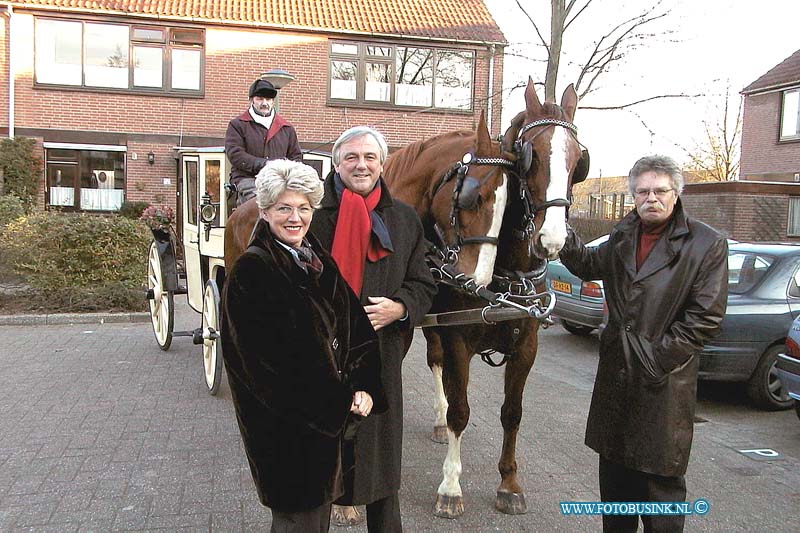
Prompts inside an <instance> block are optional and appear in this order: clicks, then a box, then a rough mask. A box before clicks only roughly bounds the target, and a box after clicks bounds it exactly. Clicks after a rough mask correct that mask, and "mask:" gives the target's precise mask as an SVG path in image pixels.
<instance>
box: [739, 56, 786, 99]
mask: <svg viewBox="0 0 800 533" xmlns="http://www.w3.org/2000/svg"><path fill="white" fill-rule="evenodd" d="M797 83H800V50H798V51H797V52H795V53H793V54H792V55H790V56H789V57H787V58H786V59H784V60H783V61H781V62H780V63H778V64H777V65H775V66H774V67H772V68H771V69H770V70H768V71H767V73H766V74H764V75H763V76H761V77H760V78H758V79H757V80H756V81H754V82H753V83H751V84H750V85H748V86H747V87H745V88H744V89H742V94H752V93H757V92H759V91H762V90H766V89H777V88H780V87H784V86H786V85H794V84H797Z"/></svg>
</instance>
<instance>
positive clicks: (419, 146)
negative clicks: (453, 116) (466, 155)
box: [387, 130, 475, 176]
mask: <svg viewBox="0 0 800 533" xmlns="http://www.w3.org/2000/svg"><path fill="white" fill-rule="evenodd" d="M470 135H475V132H473V131H469V130H459V131H451V132H447V133H443V134H441V135H437V136H435V137H431V138H429V139H423V140H421V141H414V142H413V143H411V144H407V145H406V146H404V147H403V148H401V149H399V150H397V151H396V152H394V153H392V154H391V156H390V157H389V159H388V160H387V164H390V165H391V167H392V174H394V175H395V176H404V175H407V174H409V173H410V171H411V169H412V168H413V167H414V165H415V164H416V162H417V159H418V158H419V156H420V154H421V153H422V152H423V151H425V150H428V149H429V148H430V146H431V145H433V144H436V143H437V142H439V141H441V140H442V139H444V138H453V137H468V136H470Z"/></svg>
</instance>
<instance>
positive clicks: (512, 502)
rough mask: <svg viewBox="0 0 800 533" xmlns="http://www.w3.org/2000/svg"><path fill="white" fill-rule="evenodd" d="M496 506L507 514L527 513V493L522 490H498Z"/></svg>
mask: <svg viewBox="0 0 800 533" xmlns="http://www.w3.org/2000/svg"><path fill="white" fill-rule="evenodd" d="M494 506H495V507H496V508H497V510H498V511H500V512H501V513H505V514H525V513H527V512H528V506H527V505H525V495H524V494H523V493H521V492H503V491H499V490H498V491H497V500H495V502H494Z"/></svg>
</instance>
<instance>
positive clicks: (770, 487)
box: [0, 310, 800, 532]
mask: <svg viewBox="0 0 800 533" xmlns="http://www.w3.org/2000/svg"><path fill="white" fill-rule="evenodd" d="M197 316H198V315H196V314H194V313H191V312H188V313H187V312H186V311H185V310H184V311H183V312H182V314H179V317H178V319H177V323H178V326H176V327H178V329H180V328H186V329H189V328H190V327H192V326H193V325H194V322H195V321H196V320H197ZM0 335H2V338H3V339H4V344H3V345H2V347H0V366H1V367H2V368H3V370H2V378H3V379H2V383H3V385H4V390H3V392H4V394H3V395H2V396H0V413H2V415H0V530H1V531H59V532H64V531H111V530H145V531H158V530H166V531H179V530H185V531H266V530H268V529H269V524H270V513H269V511H268V510H266V509H264V508H262V507H261V506H260V504H259V503H258V501H257V498H256V496H255V491H254V489H253V485H252V480H251V478H250V473H249V470H248V468H247V463H246V459H245V456H244V452H243V450H242V446H241V442H240V438H239V434H238V429H237V427H236V422H235V419H234V415H233V410H232V405H231V402H230V393H229V391H228V388H227V384H223V387H222V389H221V391H220V394H219V395H218V396H217V397H211V396H209V395H208V394H207V393H206V391H205V387H204V385H203V384H202V375H201V374H202V364H201V356H200V351H199V348H198V347H196V346H193V345H191V342H190V341H189V340H188V339H181V338H177V339H175V341H174V342H173V345H172V348H171V349H170V350H169V351H168V352H162V351H160V350H159V349H158V347H157V345H156V344H155V341H154V339H153V337H152V333H151V331H150V326H149V324H135V323H134V324H131V323H115V324H108V323H106V324H102V325H101V324H77V325H50V326H2V327H0ZM596 349H597V346H596V339H592V338H589V339H580V338H576V337H572V336H570V335H568V334H566V333H565V332H564V331H563V330H561V329H560V328H554V329H551V330H548V331H546V332H545V333H544V334H543V335H542V342H541V354H540V357H539V361H537V363H536V365H535V367H534V374H533V375H532V376H531V378H530V380H529V385H528V390H527V391H526V396H525V414H524V418H523V422H522V428H521V430H520V436H519V442H518V450H519V454H518V461H519V463H520V471H521V480H522V483H523V485H524V487H525V489H526V498H527V502H528V508H529V513H528V514H527V515H524V516H506V515H502V514H500V513H498V512H496V511H495V510H494V508H493V502H494V493H495V490H496V486H497V484H498V482H499V475H498V474H497V466H496V464H497V458H498V453H499V448H500V443H501V439H502V432H501V430H500V422H499V410H500V403H501V401H502V371H501V370H496V369H489V368H488V367H486V366H485V365H483V364H481V363H480V362H479V361H477V360H476V361H474V362H473V365H472V371H473V378H472V380H471V383H470V395H471V398H472V400H471V408H472V416H471V419H470V424H469V427H468V430H467V432H466V433H465V436H464V439H463V445H462V461H463V466H464V474H463V476H462V488H463V491H464V495H465V499H466V505H467V511H466V513H465V515H464V516H463V517H461V518H460V519H458V520H455V521H446V520H442V519H438V518H435V517H433V516H432V515H431V512H430V511H431V508H432V505H433V501H434V497H435V490H436V487H437V486H438V484H439V481H440V479H441V463H442V459H443V457H444V453H445V449H446V448H445V447H444V446H441V445H436V444H433V443H432V442H431V441H429V440H428V437H427V435H428V432H429V431H430V421H431V412H432V409H431V407H430V400H431V396H432V393H431V390H432V389H431V385H430V380H429V375H428V374H429V373H428V370H427V367H426V366H425V363H424V350H423V347H422V343H421V336H418V338H417V340H416V341H415V346H414V348H413V349H412V352H411V353H410V354H409V356H408V358H407V360H406V362H405V367H404V368H405V370H404V380H405V398H406V440H405V450H404V471H403V488H402V491H401V501H402V508H403V519H404V525H405V527H406V530H407V531H587V530H599V525H600V519H599V518H598V517H564V516H562V515H561V514H560V512H559V508H558V502H560V501H563V500H596V499H597V496H598V493H597V489H596V475H597V459H596V456H595V454H594V453H593V452H591V451H590V450H589V449H588V448H586V447H585V446H584V445H583V430H584V423H585V416H586V411H587V409H588V405H589V399H590V396H591V387H592V379H593V374H594V371H595V366H596V353H595V352H596ZM725 391H727V389H725V390H724V391H723V393H722V394H723V396H724V397H722V398H715V397H713V395H714V394H720V393H719V392H716V393H715V392H714V391H713V390H712V392H711V393H710V394H711V395H712V397H711V398H710V399H703V400H702V401H701V404H700V409H699V414H700V415H701V416H702V417H703V418H705V419H706V420H707V422H705V423H701V424H698V425H697V426H696V427H697V431H696V438H695V446H694V451H693V456H692V463H691V465H690V472H689V476H688V485H689V499H694V498H696V497H704V498H706V499H708V500H709V501H710V502H711V506H712V511H711V513H709V514H708V515H707V516H704V517H690V518H689V519H688V521H687V530H689V531H693V530H703V531H752V530H760V531H782V530H783V531H791V530H793V529H794V528H792V527H789V526H788V524H796V523H797V518H798V509H800V468H798V467H799V466H800V421H798V420H797V419H796V418H795V416H794V413H792V412H782V413H761V412H757V411H754V410H752V409H750V408H749V407H746V406H743V405H740V404H739V402H737V401H731V400H729V399H728V398H727V392H725ZM737 447H772V448H775V449H778V450H780V451H781V452H782V453H783V454H784V457H783V458H782V459H781V460H777V461H769V462H757V461H753V460H751V459H749V458H747V457H745V456H743V455H741V454H739V453H737V452H736V451H735V450H736V449H737ZM348 529H349V530H351V531H365V528H363V527H362V528H348Z"/></svg>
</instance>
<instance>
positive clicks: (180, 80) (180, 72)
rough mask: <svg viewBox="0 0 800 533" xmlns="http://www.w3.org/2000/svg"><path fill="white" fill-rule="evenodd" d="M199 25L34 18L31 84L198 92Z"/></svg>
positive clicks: (200, 61)
mask: <svg viewBox="0 0 800 533" xmlns="http://www.w3.org/2000/svg"><path fill="white" fill-rule="evenodd" d="M204 42H205V36H204V34H203V30H202V29H192V28H189V29H187V28H165V27H149V26H133V25H128V24H109V23H99V22H81V21H74V20H56V19H47V18H37V19H36V59H35V62H36V83H37V84H52V85H73V86H76V87H99V88H111V89H136V90H145V91H158V92H166V93H176V94H187V93H198V94H199V93H201V92H202V80H203V76H202V72H203V48H204Z"/></svg>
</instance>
